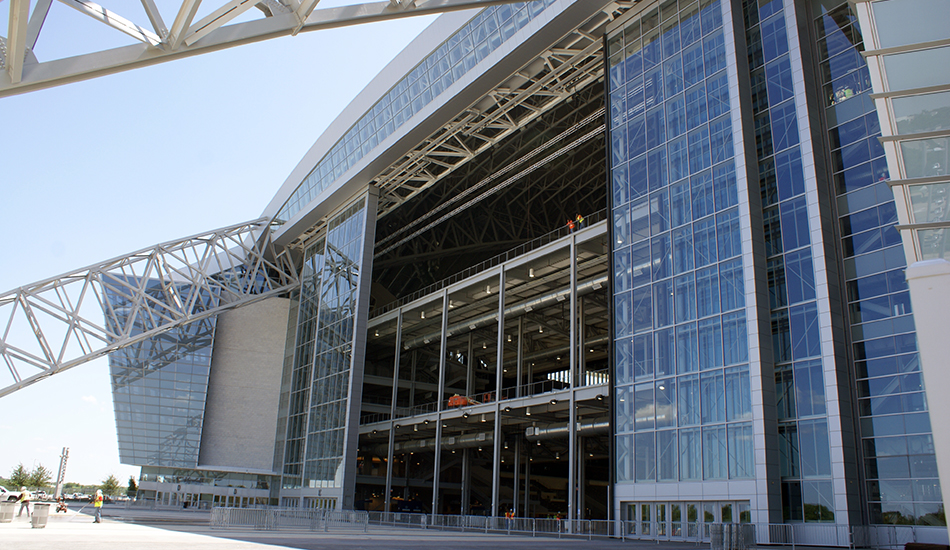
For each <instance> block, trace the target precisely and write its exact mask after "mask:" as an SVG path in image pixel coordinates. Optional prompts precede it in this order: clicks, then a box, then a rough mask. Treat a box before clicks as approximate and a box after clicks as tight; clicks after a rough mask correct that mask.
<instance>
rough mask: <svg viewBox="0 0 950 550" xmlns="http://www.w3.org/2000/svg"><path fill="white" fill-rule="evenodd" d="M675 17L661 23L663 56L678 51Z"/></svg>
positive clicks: (677, 31) (668, 55) (678, 37)
mask: <svg viewBox="0 0 950 550" xmlns="http://www.w3.org/2000/svg"><path fill="white" fill-rule="evenodd" d="M677 23H678V21H677V19H676V18H673V19H672V20H670V21H667V22H666V23H663V57H670V56H671V55H675V54H676V53H678V52H679V51H680V29H679V25H678V24H677Z"/></svg>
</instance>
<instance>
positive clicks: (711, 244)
mask: <svg viewBox="0 0 950 550" xmlns="http://www.w3.org/2000/svg"><path fill="white" fill-rule="evenodd" d="M693 248H694V254H695V257H696V262H695V263H696V267H703V266H706V265H709V264H711V263H714V262H715V261H716V220H715V218H713V217H712V216H709V217H707V218H704V219H702V220H700V221H698V222H696V223H694V224H693Z"/></svg>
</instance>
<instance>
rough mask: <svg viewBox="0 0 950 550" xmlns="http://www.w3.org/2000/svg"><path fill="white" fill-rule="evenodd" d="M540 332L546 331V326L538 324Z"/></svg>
mask: <svg viewBox="0 0 950 550" xmlns="http://www.w3.org/2000/svg"><path fill="white" fill-rule="evenodd" d="M538 332H542V333H543V332H544V327H542V326H541V325H538Z"/></svg>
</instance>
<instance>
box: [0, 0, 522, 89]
mask: <svg viewBox="0 0 950 550" xmlns="http://www.w3.org/2000/svg"><path fill="white" fill-rule="evenodd" d="M6 1H7V2H8V4H9V6H10V7H9V13H10V17H9V23H8V28H7V29H6V31H7V34H6V36H5V37H4V36H0V69H2V70H0V97H3V96H8V95H15V94H20V93H24V92H29V91H32V90H38V89H42V88H49V87H52V86H59V85H62V84H66V83H69V82H76V81H80V80H86V79H89V78H94V77H97V76H102V75H106V74H113V73H117V72H122V71H126V70H130V69H134V68H137V67H144V66H147V65H154V64H156V63H163V62H166V61H171V60H172V59H177V58H181V57H189V56H192V55H198V54H201V53H207V52H212V51H216V50H221V49H225V48H230V47H233V46H238V45H241V44H247V43H251V42H258V41H261V40H267V39H270V38H278V37H281V36H292V35H296V34H297V33H299V32H305V31H313V30H320V29H328V28H335V27H345V26H351V25H357V24H361V23H370V22H375V21H385V20H389V19H399V18H404V17H413V16H418V15H429V14H435V13H441V12H447V11H457V10H465V9H472V8H484V7H487V6H491V5H495V4H508V3H514V2H516V1H524V0H386V1H382V2H366V3H361V4H353V5H347V6H336V7H327V8H321V9H318V3H319V0H228V1H227V2H224V3H223V4H222V5H220V6H218V5H217V3H219V2H222V0H214V1H215V9H213V10H212V11H211V12H210V13H208V14H207V15H205V16H204V17H201V18H198V13H199V8H201V7H202V3H201V0H169V2H168V3H171V5H172V6H173V7H174V12H172V10H168V11H166V13H165V15H166V16H172V15H173V16H174V19H169V21H170V22H171V24H170V25H167V24H166V21H165V19H164V18H163V16H162V13H161V11H160V10H159V7H158V6H157V5H156V2H155V0H141V3H142V8H143V10H144V15H143V16H141V18H142V19H143V20H142V21H135V20H134V19H135V18H134V17H131V14H129V13H126V15H121V14H119V13H118V12H117V11H113V10H110V9H108V8H106V7H104V6H101V5H99V4H96V3H94V2H91V1H89V0H57V1H58V3H59V4H61V5H65V6H68V7H70V8H72V9H75V10H77V11H78V12H80V13H82V14H83V15H86V16H88V17H90V18H92V19H94V20H96V21H98V22H99V23H100V24H102V25H104V26H105V27H108V29H109V31H111V32H116V33H121V34H123V35H125V37H120V38H122V39H123V40H125V41H127V42H129V45H126V46H120V47H116V48H111V49H104V50H100V51H95V52H92V53H85V54H80V55H75V56H72V57H65V58H61V59H51V60H45V61H40V60H39V59H38V58H37V56H36V54H35V53H34V51H35V50H36V47H37V42H38V40H39V37H40V34H41V31H42V29H43V24H44V22H45V21H46V19H47V17H49V16H50V12H51V7H52V5H53V4H54V3H53V0H33V2H32V8H33V9H32V13H31V11H30V8H31V0H6ZM114 1H115V0H114ZM2 2H3V0H0V4H2ZM162 4H163V7H164V6H165V5H166V4H167V3H166V2H162ZM124 7H125V8H126V9H129V8H128V6H124ZM255 7H256V8H257V9H258V10H259V11H260V17H259V18H256V19H252V20H250V21H241V22H234V21H235V19H237V18H238V17H242V19H247V18H248V16H247V15H245V14H246V12H248V11H249V10H250V9H251V8H255ZM54 17H55V15H54ZM145 18H147V19H148V22H145V21H144V19H145ZM229 23H230V24H229ZM0 32H2V29H0ZM51 39H52V40H54V41H62V42H67V43H68V42H70V41H75V37H68V36H67V37H62V36H53V37H52V38H51Z"/></svg>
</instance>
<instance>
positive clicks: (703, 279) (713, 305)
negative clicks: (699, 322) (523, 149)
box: [696, 266, 719, 317]
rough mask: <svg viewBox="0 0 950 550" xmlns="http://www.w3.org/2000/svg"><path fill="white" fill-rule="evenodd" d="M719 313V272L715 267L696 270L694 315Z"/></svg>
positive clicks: (704, 315)
mask: <svg viewBox="0 0 950 550" xmlns="http://www.w3.org/2000/svg"><path fill="white" fill-rule="evenodd" d="M716 313H719V270H718V269H717V268H716V266H712V267H707V268H706V269H698V270H696V314H697V315H698V316H699V317H707V316H709V315H714V314H716Z"/></svg>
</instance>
